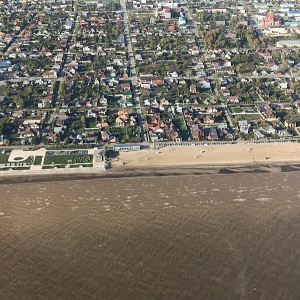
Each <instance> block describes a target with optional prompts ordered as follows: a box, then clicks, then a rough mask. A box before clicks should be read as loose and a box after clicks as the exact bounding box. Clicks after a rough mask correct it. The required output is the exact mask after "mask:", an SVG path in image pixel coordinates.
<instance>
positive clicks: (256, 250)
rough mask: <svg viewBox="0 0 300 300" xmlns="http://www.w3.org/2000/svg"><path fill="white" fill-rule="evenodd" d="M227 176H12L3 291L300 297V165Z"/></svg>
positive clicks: (1, 220)
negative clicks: (40, 179)
mask: <svg viewBox="0 0 300 300" xmlns="http://www.w3.org/2000/svg"><path fill="white" fill-rule="evenodd" d="M223 172H224V173H228V174H204V175H187V176H172V175H169V176H168V177H162V176H159V177H133V178H130V177H128V178H107V179H105V178H100V179H93V178H85V179H81V180H76V181H71V180H66V181H50V180H49V181H48V182H47V181H45V182H34V181H33V182H25V183H13V182H10V184H8V183H5V182H3V184H1V197H0V241H1V242H0V253H1V258H0V262H1V273H0V299H298V297H299V295H300V287H299V284H298V282H299V279H300V260H299V248H300V233H299V232H300V231H299V229H300V187H299V184H298V181H299V173H298V172H277V173H275V172H273V173H272V172H271V173H259V172H256V173H239V174H234V173H232V172H235V171H232V170H230V169H229V170H224V171H223ZM230 173H232V174H230Z"/></svg>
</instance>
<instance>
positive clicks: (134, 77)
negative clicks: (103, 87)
mask: <svg viewBox="0 0 300 300" xmlns="http://www.w3.org/2000/svg"><path fill="white" fill-rule="evenodd" d="M120 4H121V7H122V11H124V14H123V17H124V37H125V40H126V46H127V50H128V55H129V63H130V69H131V70H130V71H131V74H132V75H131V84H132V88H133V98H134V100H135V105H136V106H135V108H136V112H137V119H138V123H139V126H140V128H141V141H142V142H144V141H146V140H147V137H146V134H145V127H144V119H143V114H142V107H141V105H140V99H139V96H138V95H137V94H136V87H137V86H138V77H137V71H136V65H135V58H134V56H133V51H132V45H131V39H130V32H129V24H128V14H127V10H126V4H125V0H120Z"/></svg>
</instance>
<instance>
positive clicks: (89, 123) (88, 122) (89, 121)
mask: <svg viewBox="0 0 300 300" xmlns="http://www.w3.org/2000/svg"><path fill="white" fill-rule="evenodd" d="M96 124H97V119H96V118H86V119H85V126H86V128H95V127H96Z"/></svg>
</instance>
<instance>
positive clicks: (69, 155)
mask: <svg viewBox="0 0 300 300" xmlns="http://www.w3.org/2000/svg"><path fill="white" fill-rule="evenodd" d="M92 162H93V155H91V154H88V152H87V151H86V150H75V151H47V152H46V155H45V159H44V164H43V165H44V166H46V165H74V164H82V165H85V164H92Z"/></svg>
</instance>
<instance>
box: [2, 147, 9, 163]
mask: <svg viewBox="0 0 300 300" xmlns="http://www.w3.org/2000/svg"><path fill="white" fill-rule="evenodd" d="M3 150H5V154H2V151H3ZM11 150H12V149H4V148H0V164H6V163H7V162H8V158H9V155H10V152H11Z"/></svg>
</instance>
